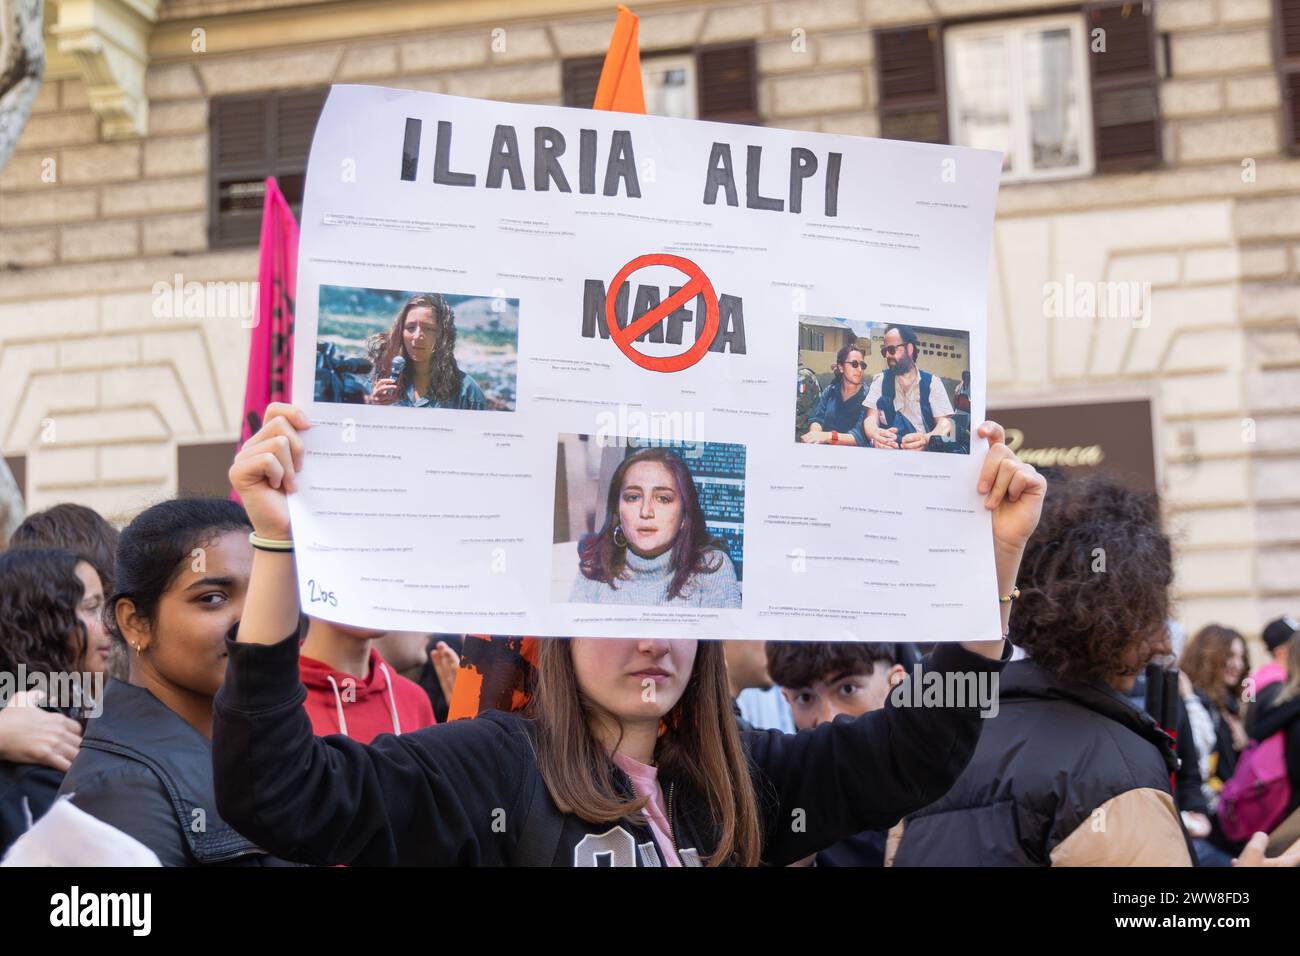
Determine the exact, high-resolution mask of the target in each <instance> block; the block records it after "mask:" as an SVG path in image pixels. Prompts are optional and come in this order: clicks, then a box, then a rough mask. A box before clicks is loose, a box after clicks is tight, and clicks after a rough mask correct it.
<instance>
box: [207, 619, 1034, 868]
mask: <svg viewBox="0 0 1300 956" xmlns="http://www.w3.org/2000/svg"><path fill="white" fill-rule="evenodd" d="M227 643H228V647H229V651H230V657H229V661H228V663H227V670H226V680H225V683H224V685H223V686H222V689H221V691H220V693H219V694H218V695H217V699H216V706H215V715H214V726H213V739H212V755H213V766H214V772H215V777H216V795H217V809H218V810H219V812H220V813H221V815H222V817H224V818H225V819H227V820H229V821H230V822H231V823H232V824H233V825H234V826H236V827H237V828H238V829H239V830H240V831H241V832H242V833H244V834H245V835H246V836H248V837H249V838H250V839H252V840H255V841H257V842H258V843H259V844H260V845H262V846H264V847H266V848H267V849H269V850H270V851H271V852H274V853H276V854H277V855H279V856H282V857H284V858H285V859H291V860H297V861H300V862H305V863H317V864H336V863H347V864H426V865H427V864H434V865H452V864H461V865H469V864H478V865H503V864H511V863H521V862H525V861H527V862H541V863H546V862H549V863H550V864H552V865H557V866H569V865H575V866H596V865H614V866H661V865H663V860H662V858H661V856H660V855H659V853H658V849H657V847H656V846H655V844H654V839H653V837H652V835H651V833H650V830H649V828H648V827H646V826H644V825H631V824H627V823H613V824H599V825H596V824H590V823H587V822H585V821H583V820H582V819H580V818H579V817H577V816H574V815H560V814H559V811H558V810H557V809H556V808H555V806H554V804H553V803H552V802H551V800H550V796H549V793H547V791H546V788H545V786H544V785H543V784H542V778H541V774H540V773H539V772H538V770H537V758H536V755H535V752H534V746H533V735H532V732H531V721H529V720H527V719H525V718H523V717H521V716H518V715H515V714H504V713H501V712H499V711H489V712H487V713H484V714H482V715H480V716H479V717H478V718H476V719H474V720H459V721H453V722H452V723H449V724H439V725H436V726H433V727H426V728H424V729H422V730H417V731H414V732H412V733H408V734H402V735H401V736H398V737H395V736H392V735H387V734H386V735H382V736H380V737H379V738H377V739H376V740H375V741H374V742H373V743H371V744H370V745H368V746H367V745H364V744H360V743H358V742H357V741H355V740H349V739H348V738H346V737H341V736H329V737H323V738H322V737H316V736H314V735H313V734H312V730H311V723H310V721H309V720H308V719H307V716H306V713H305V712H304V710H303V707H302V701H303V695H304V691H303V688H302V686H301V684H300V683H299V680H298V666H297V657H298V644H297V641H296V640H293V639H286V640H283V641H281V642H279V643H278V644H273V645H257V644H238V643H235V642H233V641H228V642H227ZM1008 650H1009V646H1008ZM928 666H929V667H930V668H931V669H934V670H939V671H948V670H964V671H972V672H980V671H998V670H1000V669H1001V667H1002V664H1001V662H998V661H990V660H987V659H986V658H984V657H981V656H979V655H976V654H972V653H970V652H968V651H966V650H964V649H963V648H961V647H960V646H958V645H952V644H949V645H943V646H941V647H940V648H939V649H938V650H937V651H936V652H935V653H934V655H933V656H932V658H931V659H930V660H929V661H928ZM981 723H982V721H981V720H980V719H979V710H978V707H977V706H972V707H969V708H960V709H959V708H955V707H954V708H930V709H928V710H927V709H923V708H902V707H899V708H895V707H893V706H892V705H891V706H887V707H886V708H885V709H884V710H881V711H877V712H874V713H871V714H866V715H864V716H862V717H860V718H858V719H857V720H850V719H848V718H841V719H839V720H837V721H835V722H834V723H832V724H826V725H823V726H821V727H818V728H816V729H815V730H811V731H806V732H804V733H800V734H783V733H781V732H780V731H778V730H772V731H762V732H757V731H750V732H745V733H742V735H741V738H742V740H743V742H744V746H745V749H746V751H747V752H748V755H749V759H750V763H751V766H752V767H753V773H754V780H755V784H756V790H757V791H758V798H759V804H760V810H761V813H762V827H763V859H764V861H765V862H768V863H773V864H777V865H784V864H788V863H792V862H794V861H796V860H799V859H802V858H803V857H805V856H807V855H808V854H810V853H814V852H816V851H818V850H820V849H823V848H824V847H827V846H830V845H831V844H832V843H834V842H835V841H836V840H840V839H842V838H844V837H846V836H849V835H851V834H855V833H859V832H861V831H862V830H867V829H880V828H886V827H889V826H890V825H892V824H893V823H895V822H896V821H898V820H899V819H900V818H901V817H902V815H903V814H905V813H907V812H908V811H910V810H914V809H916V808H918V807H921V806H924V805H926V804H927V803H930V802H931V801H933V800H934V799H935V798H937V797H938V796H939V795H940V794H942V793H943V792H944V791H945V790H947V788H948V787H949V786H950V785H951V784H952V781H953V780H955V779H956V777H957V775H958V774H959V773H960V772H961V770H962V768H963V767H964V766H965V764H966V761H967V760H969V759H970V755H971V753H972V751H973V750H974V747H975V742H976V740H977V739H978V737H979V734H980V725H981ZM620 779H621V780H622V782H623V783H624V784H626V779H625V778H620ZM660 784H661V786H662V787H663V791H664V794H665V798H666V801H667V803H668V804H669V806H668V808H667V809H668V814H669V817H670V825H671V828H672V831H673V832H672V835H673V838H674V840H675V843H676V845H677V847H678V848H679V851H680V853H679V855H681V856H682V857H683V862H685V863H690V862H693V861H695V860H700V859H704V858H706V857H707V855H708V854H709V853H710V852H711V851H712V849H713V847H714V845H715V838H714V835H713V833H712V831H711V828H710V824H709V821H708V819H707V816H708V814H707V807H706V805H705V803H704V802H703V800H701V799H700V797H699V796H698V795H697V794H693V793H691V792H690V791H689V790H688V789H687V787H686V786H685V785H684V783H682V782H681V781H674V780H670V779H661V780H660ZM539 807H540V808H541V809H540V816H542V817H550V818H558V820H559V821H560V825H559V826H557V827H556V839H555V841H554V842H553V843H552V844H550V845H551V846H552V847H553V850H550V851H548V852H547V853H545V854H543V855H542V856H540V857H536V856H530V855H528V854H523V853H521V846H524V845H531V844H532V843H534V842H535V841H533V840H532V839H531V837H529V836H528V835H529V834H530V832H531V831H530V829H529V828H530V824H529V822H528V820H527V818H530V817H532V818H533V819H534V821H535V819H536V817H537V816H538V815H539V811H538V808H539ZM521 837H528V838H527V839H524V840H523V841H522V842H521Z"/></svg>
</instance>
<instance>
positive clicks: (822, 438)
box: [799, 343, 867, 445]
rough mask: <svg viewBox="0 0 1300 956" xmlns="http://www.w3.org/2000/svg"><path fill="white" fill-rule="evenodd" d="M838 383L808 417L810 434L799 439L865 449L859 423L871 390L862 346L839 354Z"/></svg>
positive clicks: (852, 346) (828, 388)
mask: <svg viewBox="0 0 1300 956" xmlns="http://www.w3.org/2000/svg"><path fill="white" fill-rule="evenodd" d="M832 370H833V371H834V372H835V378H834V380H833V381H832V382H831V383H830V384H829V385H827V386H826V388H825V390H824V391H823V392H822V397H821V399H820V400H819V401H818V402H817V408H816V410H814V411H813V413H812V415H810V416H809V417H808V431H807V432H806V433H805V434H803V435H801V436H800V437H799V440H800V441H801V442H804V443H805V444H809V445H865V444H866V438H865V437H864V435H863V432H862V429H861V428H860V427H859V422H860V421H861V419H862V402H863V400H864V399H865V398H866V397H867V389H866V387H865V386H864V385H863V384H862V379H863V377H864V376H865V375H866V374H867V356H866V353H865V352H864V351H863V350H862V347H861V346H860V345H857V344H854V343H849V344H848V345H845V346H842V347H841V348H840V350H839V351H838V352H836V353H835V364H834V365H833V366H832Z"/></svg>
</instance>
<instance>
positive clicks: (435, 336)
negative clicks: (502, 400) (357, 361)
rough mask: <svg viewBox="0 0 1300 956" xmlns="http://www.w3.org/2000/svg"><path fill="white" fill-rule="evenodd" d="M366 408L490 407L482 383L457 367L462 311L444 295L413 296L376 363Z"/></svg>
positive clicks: (473, 409) (399, 315)
mask: <svg viewBox="0 0 1300 956" xmlns="http://www.w3.org/2000/svg"><path fill="white" fill-rule="evenodd" d="M399 358H400V359H401V361H400V362H397V359H399ZM394 363H396V365H397V371H396V372H394ZM366 404H368V405H404V406H409V407H414V408H463V409H469V410H471V411H482V410H483V409H485V408H486V407H487V400H486V399H485V398H484V397H483V390H482V389H481V388H479V385H478V382H476V381H474V379H473V378H472V377H471V376H469V375H467V374H466V373H465V372H462V371H461V369H460V366H459V365H457V364H456V313H455V312H453V311H452V308H451V306H450V305H448V304H447V300H446V299H444V298H443V297H442V296H441V295H437V294H434V295H428V294H421V295H413V296H411V297H410V298H409V299H407V300H406V302H405V303H404V304H403V305H402V308H401V310H400V311H398V313H397V318H396V319H394V320H393V327H392V329H391V331H389V333H388V336H387V342H386V343H385V345H384V348H383V350H382V351H381V352H380V353H379V360H378V361H377V362H376V363H375V378H374V382H373V383H372V386H371V391H370V395H369V396H368V397H367V398H366Z"/></svg>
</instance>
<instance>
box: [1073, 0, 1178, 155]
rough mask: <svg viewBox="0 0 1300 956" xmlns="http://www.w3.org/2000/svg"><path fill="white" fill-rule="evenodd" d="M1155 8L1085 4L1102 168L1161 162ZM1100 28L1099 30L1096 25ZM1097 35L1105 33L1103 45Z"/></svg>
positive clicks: (1095, 129) (1095, 139)
mask: <svg viewBox="0 0 1300 956" xmlns="http://www.w3.org/2000/svg"><path fill="white" fill-rule="evenodd" d="M1154 15H1155V14H1154V10H1147V11H1144V9H1143V5H1142V4H1140V3H1131V2H1118V0H1117V2H1106V3H1093V4H1088V5H1087V6H1085V7H1084V21H1085V29H1086V32H1087V36H1086V41H1087V43H1088V71H1089V76H1090V77H1091V85H1092V122H1093V142H1094V146H1095V151H1096V160H1097V162H1096V168H1097V171H1098V172H1103V173H1104V172H1116V171H1119V170H1131V169H1144V168H1147V167H1150V166H1156V165H1159V163H1160V161H1161V158H1162V147H1161V141H1160V100H1159V95H1158V85H1159V77H1158V76H1157V75H1156V53H1155V26H1154V23H1153V18H1154ZM1099 29H1100V30H1102V31H1103V33H1102V34H1100V35H1097V34H1095V31H1097V30H1099ZM1094 36H1101V37H1104V40H1105V45H1104V50H1102V49H1096V48H1097V47H1099V46H1101V44H1099V43H1097V42H1096V41H1095V40H1094Z"/></svg>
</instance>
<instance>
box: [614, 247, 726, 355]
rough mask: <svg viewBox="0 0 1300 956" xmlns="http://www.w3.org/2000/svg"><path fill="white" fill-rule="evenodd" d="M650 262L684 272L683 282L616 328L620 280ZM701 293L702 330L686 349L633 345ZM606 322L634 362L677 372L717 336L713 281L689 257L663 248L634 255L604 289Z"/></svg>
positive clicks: (701, 352)
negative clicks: (665, 351)
mask: <svg viewBox="0 0 1300 956" xmlns="http://www.w3.org/2000/svg"><path fill="white" fill-rule="evenodd" d="M649 266H670V267H672V268H674V269H677V270H678V271H680V272H682V273H684V274H685V275H686V278H687V282H686V285H684V286H682V287H681V289H679V290H678V291H677V292H675V293H674V294H673V295H670V296H669V297H668V298H667V299H665V300H664V301H663V302H661V303H659V305H657V306H655V307H654V308H653V309H651V310H650V311H649V312H647V313H646V314H645V315H643V316H641V318H639V319H637V320H636V321H634V322H629V323H628V324H627V326H626V328H619V326H618V313H617V310H616V309H615V308H614V305H615V303H616V302H617V301H618V291H619V289H621V288H623V283H624V282H626V281H627V277H628V276H629V275H631V274H632V273H633V272H635V271H636V270H637V269H645V268H647V267H649ZM701 294H702V295H703V296H704V331H703V332H702V333H701V334H700V337H699V338H698V339H696V340H695V344H694V345H692V346H691V347H690V348H689V349H687V350H686V351H685V352H682V353H681V354H679V355H645V354H643V353H641V352H638V351H637V350H636V349H635V348H633V347H632V343H633V342H635V341H636V337H637V336H638V335H640V334H641V333H642V332H645V331H646V330H647V329H649V328H650V327H651V326H652V325H654V324H655V323H657V322H658V321H659V320H660V319H662V318H664V316H666V315H669V314H670V313H672V312H675V311H676V310H677V309H679V308H681V307H682V306H683V305H685V304H686V303H687V302H689V301H690V300H691V299H693V298H695V297H696V296H697V295H701ZM605 323H606V325H607V326H608V327H609V337H610V338H611V339H613V340H614V344H615V345H617V346H618V347H619V351H621V352H622V353H623V354H624V355H626V356H627V357H628V358H630V359H631V360H632V361H633V362H635V363H636V364H637V365H640V366H641V367H642V368H644V369H649V370H650V371H652V372H680V371H681V370H682V369H685V368H690V367H691V366H692V365H694V364H695V363H696V362H698V361H699V360H700V359H702V358H704V353H705V352H707V351H708V350H709V346H710V345H712V344H713V340H714V338H716V337H717V334H718V324H719V317H718V295H717V293H716V292H714V291H713V283H712V282H710V281H709V277H708V276H706V275H705V274H704V271H703V270H702V269H701V268H700V267H699V266H697V265H696V264H695V263H694V262H691V260H690V259H683V258H682V257H681V256H670V255H668V254H667V253H662V252H656V253H650V254H649V255H644V256H637V257H636V258H635V259H633V260H632V261H631V262H629V263H628V264H627V265H625V266H624V267H623V268H622V269H619V270H618V275H616V276H614V281H613V282H611V283H610V286H609V291H608V292H607V293H605Z"/></svg>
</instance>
